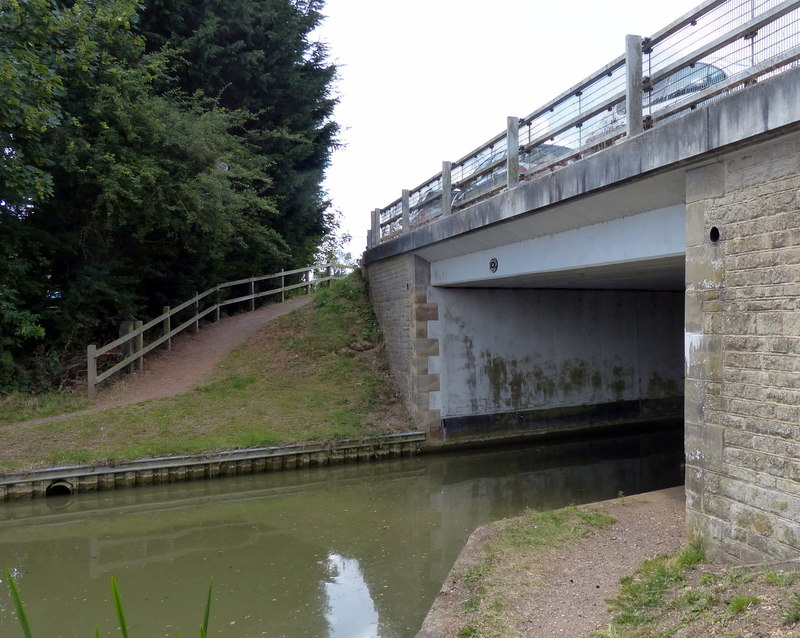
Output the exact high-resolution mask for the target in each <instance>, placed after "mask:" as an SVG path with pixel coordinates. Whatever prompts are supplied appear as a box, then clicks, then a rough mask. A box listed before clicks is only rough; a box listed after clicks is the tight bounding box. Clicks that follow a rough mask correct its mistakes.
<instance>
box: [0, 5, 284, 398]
mask: <svg viewBox="0 0 800 638" xmlns="http://www.w3.org/2000/svg"><path fill="white" fill-rule="evenodd" d="M9 1H10V2H11V4H9V5H8V6H7V7H6V6H4V8H3V11H2V12H0V16H1V18H0V53H3V54H7V55H6V56H4V58H3V60H4V62H2V63H0V65H2V66H0V68H2V69H3V75H2V76H0V95H2V96H3V97H2V98H0V109H2V110H0V118H2V119H0V136H2V139H3V143H4V152H3V155H2V162H0V178H2V182H1V184H2V191H0V192H1V193H2V201H0V251H2V252H0V286H1V288H0V330H2V331H1V332H0V391H2V390H4V389H9V388H11V387H13V386H26V385H27V386H30V385H31V384H32V383H35V379H34V378H33V377H32V376H30V375H29V376H28V377H25V375H22V374H20V371H21V370H26V371H28V372H30V371H31V370H33V371H34V372H36V370H35V368H36V366H35V365H33V364H34V363H35V362H45V363H46V367H47V368H48V369H43V368H42V366H41V365H40V366H39V370H38V372H39V375H38V376H39V378H40V379H43V378H45V377H46V376H47V375H48V374H52V373H54V372H56V370H57V368H58V366H59V364H60V363H62V362H63V361H64V360H65V358H67V357H68V356H69V355H70V353H74V352H76V351H78V352H80V351H81V350H82V349H83V348H84V347H85V344H86V343H87V342H89V341H91V340H100V339H103V338H106V337H109V336H113V335H114V332H115V330H116V328H115V326H116V323H117V322H118V320H121V319H127V318H132V317H133V316H141V314H151V315H152V314H156V313H157V312H158V311H160V308H161V306H162V305H163V304H165V303H172V302H174V300H175V299H180V298H185V297H186V296H189V295H190V294H192V293H193V291H194V290H197V289H203V288H205V287H208V286H210V285H212V284H214V283H217V282H218V281H220V278H223V277H224V276H225V275H227V273H228V272H229V268H230V263H231V258H232V257H234V258H235V256H236V255H237V254H238V253H240V252H241V251H242V250H244V249H247V250H254V251H255V250H257V251H259V254H260V255H262V256H263V257H262V259H263V260H265V261H267V260H272V261H273V262H274V263H280V262H282V261H286V260H288V259H289V258H290V250H289V247H288V244H287V242H285V241H284V239H283V238H282V237H281V236H280V235H279V234H278V232H277V231H276V230H275V229H274V228H272V227H271V226H270V225H268V223H267V222H268V221H269V220H270V219H271V218H276V217H277V215H278V208H277V205H276V198H275V197H274V196H272V195H270V194H269V192H270V189H271V182H270V176H269V175H268V173H267V163H268V162H269V158H268V157H266V156H265V155H264V154H263V153H260V152H255V151H258V149H254V148H253V146H252V145H251V144H248V143H247V142H246V140H245V139H244V138H243V137H242V136H237V135H233V134H231V131H232V130H236V129H244V128H245V127H246V126H248V124H249V120H250V117H249V116H248V115H247V114H244V113H233V112H231V111H229V110H226V109H223V108H220V107H219V105H218V104H217V103H216V102H215V101H213V100H208V99H205V98H203V97H202V96H187V95H185V94H182V93H179V92H176V91H164V90H159V91H157V90H156V88H155V87H156V85H158V86H160V87H163V86H164V85H165V84H166V83H167V81H168V80H167V76H166V69H167V57H166V56H165V55H164V54H162V53H159V52H153V53H149V54H148V53H146V52H145V49H144V44H143V40H142V38H141V37H140V36H137V35H136V34H135V33H134V32H133V30H132V24H133V21H134V20H135V19H136V16H137V13H136V11H137V6H136V4H135V3H134V2H133V1H131V0H104V2H102V3H94V2H90V1H88V0H87V1H85V2H82V1H75V2H68V3H64V4H61V3H58V2H55V0H54V1H53V2H48V1H46V0H9ZM234 261H235V259H234ZM37 340H38V341H37ZM37 343H38V345H37ZM32 346H36V347H32Z"/></svg>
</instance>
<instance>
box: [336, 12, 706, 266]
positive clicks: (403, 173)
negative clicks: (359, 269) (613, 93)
mask: <svg viewBox="0 0 800 638" xmlns="http://www.w3.org/2000/svg"><path fill="white" fill-rule="evenodd" d="M698 4H699V1H698V0H673V1H672V2H664V3H662V2H652V1H648V0H561V1H557V0H556V1H554V0H550V1H549V2H541V1H537V0H480V1H479V0H402V1H400V2H389V1H387V0H328V2H327V5H326V7H325V11H324V13H325V14H326V16H327V18H326V20H325V23H324V25H323V28H322V29H321V32H320V37H321V39H322V40H323V41H325V42H327V44H328V46H329V53H330V58H331V60H332V61H333V62H334V63H335V64H336V65H337V66H338V67H339V80H338V82H337V86H336V93H337V95H338V97H339V100H340V103H339V105H338V107H337V110H336V115H335V119H336V121H337V122H339V124H340V126H341V127H342V131H341V135H340V139H341V141H342V143H343V147H342V148H341V149H338V150H337V151H335V152H334V154H333V158H332V165H331V167H330V168H329V169H328V172H327V179H326V182H325V187H326V189H327V191H328V194H329V196H330V198H331V199H332V201H333V204H334V207H335V208H336V209H337V210H339V211H341V213H342V231H343V232H347V233H349V234H351V235H352V236H353V241H352V242H351V243H350V244H349V245H348V247H347V249H348V250H350V251H351V252H352V253H353V256H354V257H359V256H360V255H361V253H362V252H363V250H364V247H365V246H366V236H367V228H368V227H369V224H370V211H371V210H372V209H374V208H383V207H385V206H387V205H388V204H390V203H391V202H392V201H394V200H395V199H397V198H398V197H399V196H400V192H401V190H402V189H403V188H414V187H416V186H418V185H420V184H421V183H422V182H424V181H425V180H426V179H428V178H429V177H432V176H433V175H434V174H436V173H438V172H439V171H440V170H441V166H442V161H443V160H451V161H454V160H457V159H460V158H461V157H463V156H464V155H466V154H467V153H468V152H470V151H471V150H472V149H474V148H476V147H477V146H480V145H481V144H482V143H483V142H485V141H487V140H488V139H489V138H491V137H493V136H494V135H496V134H497V133H500V132H501V131H504V130H505V122H506V117H507V116H509V115H513V116H517V117H524V116H526V115H528V114H529V113H531V112H532V111H534V110H535V109H536V108H537V107H538V106H541V105H542V104H544V103H545V102H547V101H549V100H550V99H552V98H553V97H555V96H556V95H558V94H559V93H561V92H563V91H565V90H566V89H568V88H569V87H570V86H572V85H573V84H576V83H577V82H579V81H580V80H582V79H583V78H584V77H586V76H588V75H589V74H591V73H592V72H593V71H595V70H597V69H599V68H600V67H602V66H604V65H605V64H606V63H607V62H609V61H610V60H612V59H613V58H615V57H617V56H618V55H621V54H622V53H623V52H624V49H625V35H626V34H629V33H632V34H636V35H641V36H649V35H652V34H653V33H655V32H656V31H658V30H659V29H660V28H662V27H664V26H666V25H667V24H668V23H670V22H672V21H673V20H675V19H676V18H679V17H680V16H682V15H683V14H685V13H687V12H688V11H689V10H691V9H693V8H694V7H695V6H697V5H698Z"/></svg>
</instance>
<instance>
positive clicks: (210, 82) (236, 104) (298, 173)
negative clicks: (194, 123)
mask: <svg viewBox="0 0 800 638" xmlns="http://www.w3.org/2000/svg"><path fill="white" fill-rule="evenodd" d="M322 6H323V2H322V0H224V1H223V0H146V2H145V10H144V11H143V13H142V19H141V23H140V28H141V30H142V33H143V34H144V35H145V37H146V39H147V46H148V50H150V51H158V50H162V49H163V48H164V47H168V48H170V49H172V50H174V51H176V52H177V55H178V58H177V61H178V64H176V65H174V66H173V78H174V79H173V82H172V83H171V84H170V86H171V87H177V88H180V89H181V90H183V91H184V92H186V93H188V94H194V93H195V92H198V91H199V92H201V93H202V94H203V95H205V96H208V97H211V98H216V99H218V100H219V104H220V105H221V106H223V107H225V108H227V109H230V110H236V111H245V112H247V113H249V114H250V115H251V118H250V119H249V120H248V121H247V122H246V123H244V125H243V127H242V128H241V129H240V130H237V131H236V133H237V134H239V135H241V136H242V137H243V138H244V139H246V140H247V142H248V143H249V144H251V145H253V147H254V148H255V149H257V152H258V153H259V154H261V155H262V156H263V157H264V158H267V160H268V162H269V166H268V168H267V171H268V174H269V176H270V181H269V183H268V184H267V183H265V184H264V185H263V186H264V188H263V189H261V190H260V191H259V194H261V195H264V196H268V197H274V198H275V201H276V204H277V206H278V209H279V211H280V215H278V216H275V217H270V218H268V219H265V224H266V225H268V226H269V227H270V228H271V229H273V230H274V231H276V232H277V233H278V234H280V235H281V237H283V238H284V239H285V241H286V242H287V244H288V246H289V248H290V250H291V255H292V260H291V261H292V263H290V264H284V265H289V266H299V265H304V264H306V263H308V261H309V260H310V259H311V258H312V257H313V255H314V253H315V252H316V249H317V246H318V245H319V244H320V242H321V240H322V239H323V237H324V236H325V235H326V234H328V233H329V232H331V230H332V229H331V228H330V226H329V225H328V220H329V216H327V215H326V211H327V209H328V207H329V202H328V201H327V200H326V198H325V194H324V192H323V190H322V187H321V183H322V179H323V176H324V175H323V174H324V170H325V168H326V167H327V165H328V162H329V160H330V154H331V152H332V150H333V148H334V146H335V144H336V134H337V132H338V126H337V125H336V123H335V122H333V121H332V120H331V116H332V113H333V108H334V106H335V104H336V100H335V99H334V98H333V97H332V96H331V91H332V83H333V81H334V78H335V75H336V69H335V67H334V66H333V65H332V64H330V63H328V62H327V59H326V57H327V51H326V48H325V46H324V45H323V44H321V43H318V42H312V41H311V39H310V35H311V33H312V32H313V30H314V29H315V28H316V27H317V26H318V25H319V23H320V21H321V19H322V14H321V9H322ZM241 259H242V260H246V261H248V262H249V263H251V264H253V265H254V267H256V269H257V265H261V270H269V267H268V265H269V264H268V262H265V261H264V260H263V258H262V257H261V255H260V253H259V252H258V251H257V250H254V247H253V246H246V247H243V249H242V253H241Z"/></svg>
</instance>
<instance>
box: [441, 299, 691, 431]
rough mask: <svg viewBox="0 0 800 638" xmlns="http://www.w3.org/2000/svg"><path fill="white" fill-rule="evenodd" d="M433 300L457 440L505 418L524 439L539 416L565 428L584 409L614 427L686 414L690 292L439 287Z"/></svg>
mask: <svg viewBox="0 0 800 638" xmlns="http://www.w3.org/2000/svg"><path fill="white" fill-rule="evenodd" d="M430 298H431V299H432V300H433V301H435V302H436V303H437V305H438V308H439V320H438V321H432V322H430V324H429V336H431V337H433V338H436V339H438V341H439V356H436V357H431V367H432V369H434V370H435V371H436V372H438V373H439V378H440V384H441V392H439V393H436V395H435V396H433V397H432V398H433V400H434V401H435V402H436V403H435V406H436V407H438V408H439V409H440V410H441V413H442V417H443V419H444V421H445V424H446V427H447V424H448V423H449V424H450V425H451V427H450V428H449V432H448V436H451V435H453V434H455V430H456V427H455V426H456V425H457V426H458V432H459V434H469V433H470V430H471V429H477V431H485V430H486V429H487V427H488V424H487V419H486V418H481V417H482V416H485V415H493V416H494V417H495V418H493V419H492V420H493V421H494V422H498V419H497V418H496V415H498V414H501V415H504V420H505V422H506V429H509V427H511V423H510V421H509V417H510V415H514V416H513V421H514V423H513V427H514V428H521V429H523V430H524V429H526V428H527V427H534V426H535V421H537V420H539V417H541V418H542V419H546V420H547V421H549V422H552V423H553V425H556V426H558V425H557V423H556V422H557V421H558V419H557V417H558V416H559V414H560V413H563V414H564V415H565V416H566V417H567V420H569V419H570V418H573V417H575V416H576V415H577V413H576V411H575V410H574V408H581V410H580V412H581V413H587V414H590V413H591V414H593V415H594V417H593V418H596V419H598V420H600V421H602V420H603V419H604V418H605V417H607V418H610V419H611V422H615V421H618V420H620V419H622V420H629V419H630V418H639V417H647V416H674V415H675V414H680V411H681V410H682V407H683V406H682V394H683V389H682V386H683V361H682V356H681V343H682V340H683V295H682V293H670V292H636V291H615V290H605V291H604V290H520V289H513V290H508V289H445V288H434V289H432V291H431V293H430ZM601 406H606V407H604V408H602V409H600V408H601ZM562 408H563V410H559V409H562ZM631 408H633V409H631ZM648 409H649V410H651V413H650V414H647V410H648ZM454 417H459V418H454ZM465 417H466V418H465ZM554 419H555V420H554ZM526 420H527V421H530V423H527V424H526V423H525V421H526ZM470 423H473V424H474V428H471V427H470ZM489 429H493V428H491V427H490V428H489Z"/></svg>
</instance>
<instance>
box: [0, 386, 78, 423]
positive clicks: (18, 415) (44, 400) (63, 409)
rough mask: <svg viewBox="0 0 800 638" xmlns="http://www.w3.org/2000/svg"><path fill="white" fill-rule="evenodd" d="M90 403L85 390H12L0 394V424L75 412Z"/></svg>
mask: <svg viewBox="0 0 800 638" xmlns="http://www.w3.org/2000/svg"><path fill="white" fill-rule="evenodd" d="M90 405H91V401H89V399H87V398H86V393H85V392H81V393H77V392H72V391H69V392H66V391H65V392H49V393H47V394H22V393H20V392H12V393H11V394H8V395H6V396H0V424H3V423H16V422H18V421H26V420H28V419H41V418H46V417H49V416H55V415H57V414H66V413H69V412H77V411H78V410H83V409H84V408H88V407H89V406H90Z"/></svg>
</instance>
